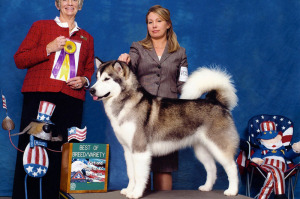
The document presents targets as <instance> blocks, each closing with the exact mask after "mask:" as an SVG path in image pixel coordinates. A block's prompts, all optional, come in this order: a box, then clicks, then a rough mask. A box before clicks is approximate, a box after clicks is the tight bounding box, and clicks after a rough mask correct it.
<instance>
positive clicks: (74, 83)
mask: <svg viewBox="0 0 300 199" xmlns="http://www.w3.org/2000/svg"><path fill="white" fill-rule="evenodd" d="M85 84H86V79H85V78H84V77H73V78H71V79H68V80H67V85H68V86H70V87H71V88H72V89H81V88H82V87H83V86H84V85H85Z"/></svg>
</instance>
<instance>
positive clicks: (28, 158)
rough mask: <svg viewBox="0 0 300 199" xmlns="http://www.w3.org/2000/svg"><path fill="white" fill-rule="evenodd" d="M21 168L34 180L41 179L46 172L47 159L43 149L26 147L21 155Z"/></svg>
mask: <svg viewBox="0 0 300 199" xmlns="http://www.w3.org/2000/svg"><path fill="white" fill-rule="evenodd" d="M23 166H24V169H25V172H26V173H27V174H28V175H29V176H31V177H34V178H41V177H43V176H44V175H45V174H46V173H47V170H48V166H49V159H48V154H47V152H46V150H45V148H44V147H41V146H37V145H36V146H34V147H32V148H31V147H30V143H29V144H28V145H27V147H26V149H25V151H24V154H23Z"/></svg>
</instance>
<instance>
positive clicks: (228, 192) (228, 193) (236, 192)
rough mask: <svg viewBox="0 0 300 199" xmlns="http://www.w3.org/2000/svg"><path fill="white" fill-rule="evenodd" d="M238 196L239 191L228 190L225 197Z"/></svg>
mask: <svg viewBox="0 0 300 199" xmlns="http://www.w3.org/2000/svg"><path fill="white" fill-rule="evenodd" d="M237 194H238V190H233V189H226V190H225V191H224V195H225V196H236V195H237Z"/></svg>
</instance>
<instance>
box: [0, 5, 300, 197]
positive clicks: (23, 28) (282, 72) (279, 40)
mask: <svg viewBox="0 0 300 199" xmlns="http://www.w3.org/2000/svg"><path fill="white" fill-rule="evenodd" d="M155 4H160V5H162V6H164V7H167V8H168V9H169V10H170V11H171V17H172V20H173V26H174V30H175V32H176V34H177V36H178V40H179V42H180V45H181V46H183V47H184V48H186V50H187V56H188V62H189V73H191V72H192V71H194V70H195V69H196V68H197V67H200V66H203V65H211V64H218V65H221V66H223V67H224V68H226V69H227V70H228V72H229V73H231V74H232V76H233V79H234V81H235V84H236V88H237V91H238V92H237V94H238V97H239V105H238V106H237V107H236V108H235V109H234V110H233V117H234V119H235V122H236V126H237V129H238V131H239V133H240V136H241V138H246V135H245V129H246V126H247V121H248V119H249V118H251V117H252V116H253V115H256V114H260V113H268V114H282V115H285V116H287V117H290V118H291V119H292V120H293V121H294V122H295V126H294V127H295V134H294V137H293V141H294V142H295V141H299V140H300V92H299V91H300V84H299V79H300V67H299V62H300V12H299V10H300V1H298V0H290V1H286V0H251V1H242V0H226V1H218V0H197V1H194V0H177V1H172V0H143V1H136V0H126V1H122V0H101V1H100V0H85V2H84V6H83V9H82V11H80V12H79V13H78V15H77V17H76V21H77V22H78V24H79V26H80V27H81V28H83V29H85V30H87V31H88V32H89V33H90V34H91V35H93V37H94V39H95V55H96V56H98V57H100V58H101V59H102V60H112V59H116V58H118V56H119V55H120V54H121V53H124V52H128V51H129V47H130V45H131V43H132V42H133V41H138V40H141V39H143V38H144V37H145V35H146V25H145V14H146V12H147V10H148V8H149V7H151V6H152V5H155ZM0 13H1V14H0V45H1V48H0V77H1V78H0V89H1V90H2V92H3V94H4V95H5V96H6V99H7V106H8V114H9V116H10V117H11V118H12V119H13V120H14V122H15V124H16V129H15V130H14V133H16V132H18V131H19V125H20V115H21V107H22V98H23V96H22V94H21V93H20V90H21V87H22V82H23V79H24V76H25V74H26V70H19V69H17V68H16V66H15V63H14V59H13V55H14V53H15V52H16V51H17V49H18V47H19V45H20V44H21V42H22V40H23V39H24V38H25V36H26V34H27V32H28V30H29V28H30V26H31V25H32V23H33V22H34V21H37V20H40V19H54V17H55V16H57V15H59V13H58V11H57V10H56V8H55V6H54V0H52V1H51V0H50V1H40V0H13V1H5V0H1V1H0ZM93 82H95V76H94V77H93ZM4 118H5V111H4V109H2V108H1V109H0V120H1V121H2V120H3V119H4ZM83 125H86V126H87V128H88V135H87V140H86V141H85V142H91V143H93V142H99V143H108V144H110V168H109V186H108V189H109V190H115V189H121V188H122V187H124V186H126V184H127V180H128V179H127V175H126V167H125V161H124V157H123V149H122V148H121V146H120V145H119V143H118V141H117V140H116V137H115V136H114V133H113V130H112V128H111V126H110V123H109V121H108V119H107V117H106V115H105V112H104V110H103V105H102V103H101V102H100V103H99V102H94V101H93V100H92V98H91V97H90V96H89V95H88V94H87V100H86V102H85V106H84V119H83ZM17 140H18V138H17V137H13V138H12V141H13V143H15V144H17ZM179 154H180V157H179V159H180V164H179V171H178V172H175V173H174V189H197V188H198V186H199V185H201V184H203V183H204V181H205V177H206V174H205V172H204V170H203V167H202V165H201V164H200V163H198V162H197V161H196V159H195V157H194V154H193V152H192V150H191V149H185V150H182V151H180V153H179ZM15 158H16V149H14V148H13V147H12V145H11V143H10V141H9V137H8V133H7V132H6V131H4V130H2V128H1V129H0V178H1V179H2V180H1V181H0V196H10V195H11V192H12V183H13V174H14V166H15ZM50 166H51V165H50ZM240 184H241V185H240V193H242V194H243V193H244V192H245V190H244V188H245V186H244V183H243V182H241V183H240ZM227 186H228V180H227V176H226V175H225V173H224V170H223V169H222V168H221V167H218V180H217V182H216V184H215V186H214V189H225V188H226V187H227ZM296 198H300V183H298V186H297V188H296Z"/></svg>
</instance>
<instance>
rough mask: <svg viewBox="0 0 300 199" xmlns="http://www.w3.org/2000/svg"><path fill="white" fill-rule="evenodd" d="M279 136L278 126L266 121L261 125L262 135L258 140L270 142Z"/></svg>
mask: <svg viewBox="0 0 300 199" xmlns="http://www.w3.org/2000/svg"><path fill="white" fill-rule="evenodd" d="M277 135H278V132H277V131H276V125H275V123H274V122H272V121H264V122H262V123H261V124H260V134H259V135H258V136H257V139H264V140H270V139H273V138H274V137H276V136H277Z"/></svg>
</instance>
